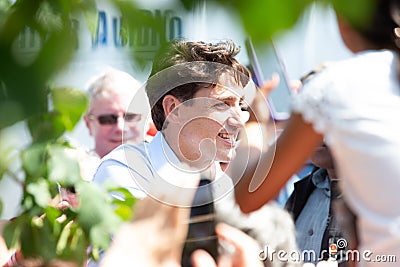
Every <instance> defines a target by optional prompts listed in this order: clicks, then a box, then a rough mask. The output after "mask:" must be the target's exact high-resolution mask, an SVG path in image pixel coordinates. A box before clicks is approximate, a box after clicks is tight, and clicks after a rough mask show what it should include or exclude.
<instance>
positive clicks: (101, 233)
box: [89, 225, 111, 248]
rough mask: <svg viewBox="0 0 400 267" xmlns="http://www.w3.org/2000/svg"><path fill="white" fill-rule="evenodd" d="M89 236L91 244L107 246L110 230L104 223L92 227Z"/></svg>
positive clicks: (109, 241)
mask: <svg viewBox="0 0 400 267" xmlns="http://www.w3.org/2000/svg"><path fill="white" fill-rule="evenodd" d="M89 236H90V241H91V244H93V245H95V246H98V247H101V248H107V247H108V246H109V245H110V243H111V235H110V231H109V230H108V228H107V227H105V226H104V225H96V226H94V227H92V228H91V229H90V234H89Z"/></svg>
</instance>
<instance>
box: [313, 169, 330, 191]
mask: <svg viewBox="0 0 400 267" xmlns="http://www.w3.org/2000/svg"><path fill="white" fill-rule="evenodd" d="M311 180H312V183H313V184H314V185H315V187H317V188H319V189H323V191H324V192H326V194H327V195H328V196H330V186H329V177H328V174H327V172H326V170H325V169H319V170H317V171H316V172H315V173H314V174H313V175H312V178H311Z"/></svg>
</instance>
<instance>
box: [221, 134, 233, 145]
mask: <svg viewBox="0 0 400 267" xmlns="http://www.w3.org/2000/svg"><path fill="white" fill-rule="evenodd" d="M218 137H219V138H220V139H222V140H223V141H224V142H226V143H228V144H229V145H230V146H233V145H234V144H235V142H236V134H232V133H227V132H220V133H218Z"/></svg>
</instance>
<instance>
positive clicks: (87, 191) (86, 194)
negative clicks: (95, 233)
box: [77, 182, 121, 234]
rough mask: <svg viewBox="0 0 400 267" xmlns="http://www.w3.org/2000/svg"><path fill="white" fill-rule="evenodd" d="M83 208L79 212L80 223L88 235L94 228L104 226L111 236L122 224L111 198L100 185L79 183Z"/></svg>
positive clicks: (78, 187) (78, 188)
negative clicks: (112, 205)
mask: <svg viewBox="0 0 400 267" xmlns="http://www.w3.org/2000/svg"><path fill="white" fill-rule="evenodd" d="M77 192H78V194H79V198H80V203H81V206H80V208H79V210H78V222H79V224H80V225H81V226H82V228H83V230H84V231H85V232H86V233H89V232H90V229H91V228H92V227H96V226H97V225H102V226H104V227H106V228H107V229H108V231H109V233H110V234H111V233H112V232H113V231H115V230H116V229H117V228H118V226H119V225H120V224H121V219H120V218H119V217H118V216H117V215H116V214H115V213H114V211H113V209H112V207H111V200H110V197H109V196H108V195H107V193H106V192H105V191H103V190H102V189H101V188H100V187H99V186H98V185H96V184H90V183H85V182H83V183H79V184H78V185H77Z"/></svg>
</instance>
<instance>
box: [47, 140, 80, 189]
mask: <svg viewBox="0 0 400 267" xmlns="http://www.w3.org/2000/svg"><path fill="white" fill-rule="evenodd" d="M48 153H49V160H48V161H47V167H48V178H49V180H50V181H52V182H59V183H61V184H62V185H73V184H74V183H76V182H78V181H79V180H80V179H81V174H80V168H79V164H78V161H77V159H76V158H75V156H74V151H73V150H72V149H69V148H66V147H65V146H63V145H59V144H53V145H50V146H49V148H48Z"/></svg>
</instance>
